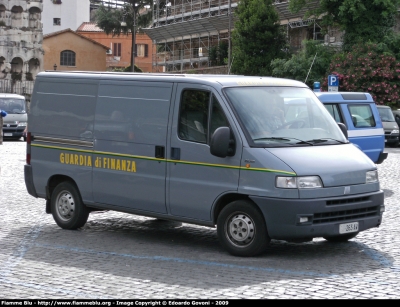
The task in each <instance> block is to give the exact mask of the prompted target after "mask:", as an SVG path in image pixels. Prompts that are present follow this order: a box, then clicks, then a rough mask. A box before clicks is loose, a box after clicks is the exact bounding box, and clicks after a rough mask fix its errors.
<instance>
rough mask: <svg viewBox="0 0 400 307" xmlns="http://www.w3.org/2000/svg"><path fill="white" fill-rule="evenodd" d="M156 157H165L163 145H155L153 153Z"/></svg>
mask: <svg viewBox="0 0 400 307" xmlns="http://www.w3.org/2000/svg"><path fill="white" fill-rule="evenodd" d="M154 156H155V157H156V158H158V159H164V158H165V147H164V146H156V153H155V155H154Z"/></svg>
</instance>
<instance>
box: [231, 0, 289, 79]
mask: <svg viewBox="0 0 400 307" xmlns="http://www.w3.org/2000/svg"><path fill="white" fill-rule="evenodd" d="M272 2H273V1H272V0H241V1H239V3H238V6H237V8H236V10H235V16H236V17H237V21H236V22H235V29H234V30H233V31H232V44H233V52H232V61H233V62H232V72H233V73H236V74H244V75H263V76H266V75H271V72H272V69H271V61H272V60H273V59H276V58H284V57H287V53H286V52H285V50H288V46H287V40H286V35H285V33H284V32H283V29H282V28H281V26H280V25H279V16H278V13H277V12H276V9H275V8H274V6H273V5H272Z"/></svg>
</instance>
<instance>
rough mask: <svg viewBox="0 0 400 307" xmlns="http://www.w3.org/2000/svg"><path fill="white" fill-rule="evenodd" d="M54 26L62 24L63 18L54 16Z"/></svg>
mask: <svg viewBox="0 0 400 307" xmlns="http://www.w3.org/2000/svg"><path fill="white" fill-rule="evenodd" d="M53 26H61V18H53Z"/></svg>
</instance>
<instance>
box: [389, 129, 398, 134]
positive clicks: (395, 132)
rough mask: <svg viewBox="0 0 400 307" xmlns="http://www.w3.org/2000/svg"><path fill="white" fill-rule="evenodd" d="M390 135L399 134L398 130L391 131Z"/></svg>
mask: <svg viewBox="0 0 400 307" xmlns="http://www.w3.org/2000/svg"><path fill="white" fill-rule="evenodd" d="M391 134H399V130H397V129H394V130H392V132H391Z"/></svg>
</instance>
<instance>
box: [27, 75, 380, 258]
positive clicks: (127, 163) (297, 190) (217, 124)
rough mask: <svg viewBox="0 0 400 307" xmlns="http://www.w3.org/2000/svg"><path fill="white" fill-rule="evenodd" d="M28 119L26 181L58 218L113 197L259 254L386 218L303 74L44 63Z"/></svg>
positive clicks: (374, 189) (63, 220) (71, 224)
mask: <svg viewBox="0 0 400 307" xmlns="http://www.w3.org/2000/svg"><path fill="white" fill-rule="evenodd" d="M28 125H29V129H28V135H27V157H26V165H25V183H26V187H27V190H28V192H29V193H30V194H31V195H32V196H34V197H38V198H43V199H44V200H45V202H44V205H45V208H46V212H47V213H51V214H52V215H53V218H54V220H55V222H56V223H57V224H58V225H59V226H60V227H61V228H64V229H77V228H79V227H83V226H84V225H85V223H86V222H87V220H88V216H89V214H90V212H91V211H94V210H116V211H120V212H126V213H131V214H136V215H142V216H147V217H151V218H157V219H163V220H175V221H180V222H183V223H193V224H198V225H203V226H209V227H216V229H217V235H218V238H219V240H220V242H221V245H222V246H223V247H224V248H225V249H226V250H227V251H228V252H230V253H231V254H233V255H238V256H254V255H258V254H260V253H263V252H264V251H265V250H266V248H267V246H268V243H269V242H270V240H271V239H277V240H287V241H292V242H305V241H310V240H312V239H313V238H317V237H322V238H325V239H326V240H328V241H347V240H349V239H352V238H354V237H355V236H356V235H357V234H358V233H359V232H361V231H366V230H368V229H370V228H373V227H378V226H379V225H380V224H381V223H382V215H383V211H384V198H383V192H382V191H381V190H380V187H379V180H378V171H377V167H376V165H375V163H373V162H372V161H371V159H369V158H368V157H367V156H366V155H365V154H364V153H363V152H362V151H361V150H359V149H358V148H357V147H355V146H354V145H353V144H351V143H349V141H348V140H347V139H346V137H345V133H346V130H345V128H344V125H338V124H337V123H336V121H335V120H334V119H333V118H332V116H331V115H330V114H329V112H328V111H327V110H326V108H325V107H324V106H323V104H322V103H321V102H320V101H319V100H318V99H317V97H316V96H315V95H314V93H313V92H312V90H311V89H309V88H308V87H307V86H306V85H305V84H304V83H302V82H298V81H293V80H287V79H276V78H269V77H244V76H231V75H229V76H222V75H172V74H135V73H96V72H57V71H55V72H41V73H39V74H38V75H37V78H36V81H35V86H34V92H33V95H32V100H31V108H30V114H29V120H28Z"/></svg>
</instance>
